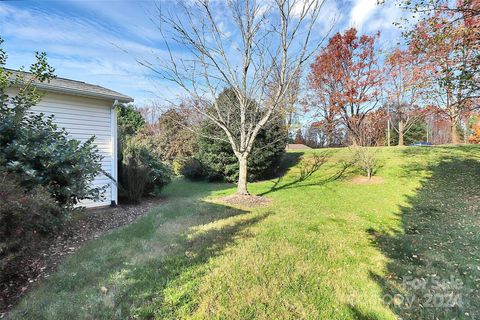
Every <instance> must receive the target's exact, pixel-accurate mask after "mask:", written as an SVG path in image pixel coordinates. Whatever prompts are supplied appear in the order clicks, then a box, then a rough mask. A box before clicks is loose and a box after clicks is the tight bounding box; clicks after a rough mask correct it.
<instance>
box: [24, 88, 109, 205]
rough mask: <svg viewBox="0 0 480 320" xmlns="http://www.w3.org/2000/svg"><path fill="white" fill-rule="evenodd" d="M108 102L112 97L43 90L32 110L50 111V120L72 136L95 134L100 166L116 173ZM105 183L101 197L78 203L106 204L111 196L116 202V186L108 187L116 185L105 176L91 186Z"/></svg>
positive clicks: (47, 112)
mask: <svg viewBox="0 0 480 320" xmlns="http://www.w3.org/2000/svg"><path fill="white" fill-rule="evenodd" d="M112 104H113V101H108V100H100V99H93V98H86V97H78V96H70V95H63V94H56V93H46V94H45V96H44V97H43V98H42V100H41V101H40V103H38V104H37V105H36V106H34V107H33V108H32V111H33V112H35V113H43V114H44V115H45V116H49V115H54V122H55V123H56V124H57V125H58V127H59V128H65V130H66V131H67V132H68V134H69V136H70V137H71V138H72V139H77V140H80V141H82V142H85V141H87V140H88V139H89V138H91V137H92V136H95V144H96V145H97V146H98V149H99V152H100V154H101V155H102V156H103V160H102V168H103V170H104V171H106V172H108V173H109V174H111V175H113V176H114V177H116V172H115V170H116V164H115V161H116V156H115V154H114V152H115V150H114V149H115V143H116V141H115V134H116V128H114V127H113V126H114V125H115V124H114V122H112V118H114V115H115V111H114V110H113V109H112ZM105 185H107V186H108V188H107V189H106V192H105V194H104V199H103V200H102V201H99V202H92V201H82V202H81V204H80V205H82V206H86V207H93V206H102V205H110V203H111V201H112V200H114V201H115V202H116V201H117V199H116V190H112V187H113V188H116V187H115V186H114V185H113V184H112V181H111V180H110V179H109V178H108V177H106V176H105V175H103V174H101V175H99V176H97V177H96V178H95V180H94V181H93V186H95V187H100V186H105Z"/></svg>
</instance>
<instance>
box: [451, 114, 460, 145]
mask: <svg viewBox="0 0 480 320" xmlns="http://www.w3.org/2000/svg"><path fill="white" fill-rule="evenodd" d="M450 132H451V135H452V143H453V144H459V143H460V135H459V134H458V130H457V120H456V119H452V121H451V123H450Z"/></svg>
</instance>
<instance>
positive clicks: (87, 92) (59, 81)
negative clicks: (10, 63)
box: [7, 69, 133, 102]
mask: <svg viewBox="0 0 480 320" xmlns="http://www.w3.org/2000/svg"><path fill="white" fill-rule="evenodd" d="M7 70H8V71H9V72H11V73H12V76H13V77H17V76H19V77H24V78H25V77H28V76H29V75H30V73H29V72H24V71H18V70H11V69H7ZM35 86H36V87H37V88H38V89H40V90H43V91H47V92H56V93H68V94H71V95H76V96H84V97H92V98H99V99H108V100H118V101H119V102H133V98H131V97H129V96H127V95H124V94H121V93H119V92H116V91H113V90H110V89H107V88H104V87H101V86H98V85H95V84H90V83H85V82H82V81H76V80H70V79H65V78H53V79H50V81H45V82H36V83H35Z"/></svg>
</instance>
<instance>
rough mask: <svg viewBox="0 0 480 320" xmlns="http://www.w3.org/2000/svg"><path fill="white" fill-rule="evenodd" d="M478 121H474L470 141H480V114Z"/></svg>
mask: <svg viewBox="0 0 480 320" xmlns="http://www.w3.org/2000/svg"><path fill="white" fill-rule="evenodd" d="M475 120H476V122H474V123H472V135H471V136H470V137H469V138H468V142H470V143H475V144H477V143H480V116H477V117H476V119H475Z"/></svg>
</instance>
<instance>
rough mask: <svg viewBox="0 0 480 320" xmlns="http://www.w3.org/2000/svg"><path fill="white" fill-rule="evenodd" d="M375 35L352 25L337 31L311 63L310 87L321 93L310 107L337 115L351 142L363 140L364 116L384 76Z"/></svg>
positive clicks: (376, 97) (375, 101) (372, 105)
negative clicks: (363, 33)
mask: <svg viewBox="0 0 480 320" xmlns="http://www.w3.org/2000/svg"><path fill="white" fill-rule="evenodd" d="M378 37H379V33H377V34H375V35H372V36H368V35H361V36H358V35H357V30H356V29H354V28H351V29H349V30H347V31H345V32H344V33H343V34H341V33H337V34H335V35H334V36H333V37H332V38H330V40H329V42H328V45H327V46H326V47H325V48H323V49H322V50H321V52H320V54H319V55H318V56H317V57H316V59H315V62H314V63H313V64H312V65H311V67H310V75H309V78H308V79H309V87H310V89H311V90H312V91H314V92H315V93H316V94H317V95H321V96H320V98H319V99H318V100H317V101H318V104H317V105H316V106H315V105H312V106H311V108H312V109H316V111H317V112H316V113H315V112H314V113H315V114H316V115H317V116H318V115H321V114H322V113H323V115H324V119H325V120H331V122H333V119H335V117H336V116H337V115H338V117H339V118H340V120H341V122H342V124H343V125H344V126H345V128H346V129H347V131H348V134H349V136H350V139H351V141H352V143H353V144H354V145H364V144H365V143H366V141H364V139H363V137H364V135H363V132H362V131H363V130H364V129H365V128H364V122H365V118H366V116H367V115H368V113H369V112H371V111H372V110H375V109H376V107H377V105H378V103H379V96H380V91H381V90H380V89H381V86H382V82H383V77H382V69H381V67H380V65H379V63H378V57H377V52H376V50H375V43H376V41H377V40H378ZM325 111H327V112H325ZM325 115H327V116H328V117H325Z"/></svg>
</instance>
